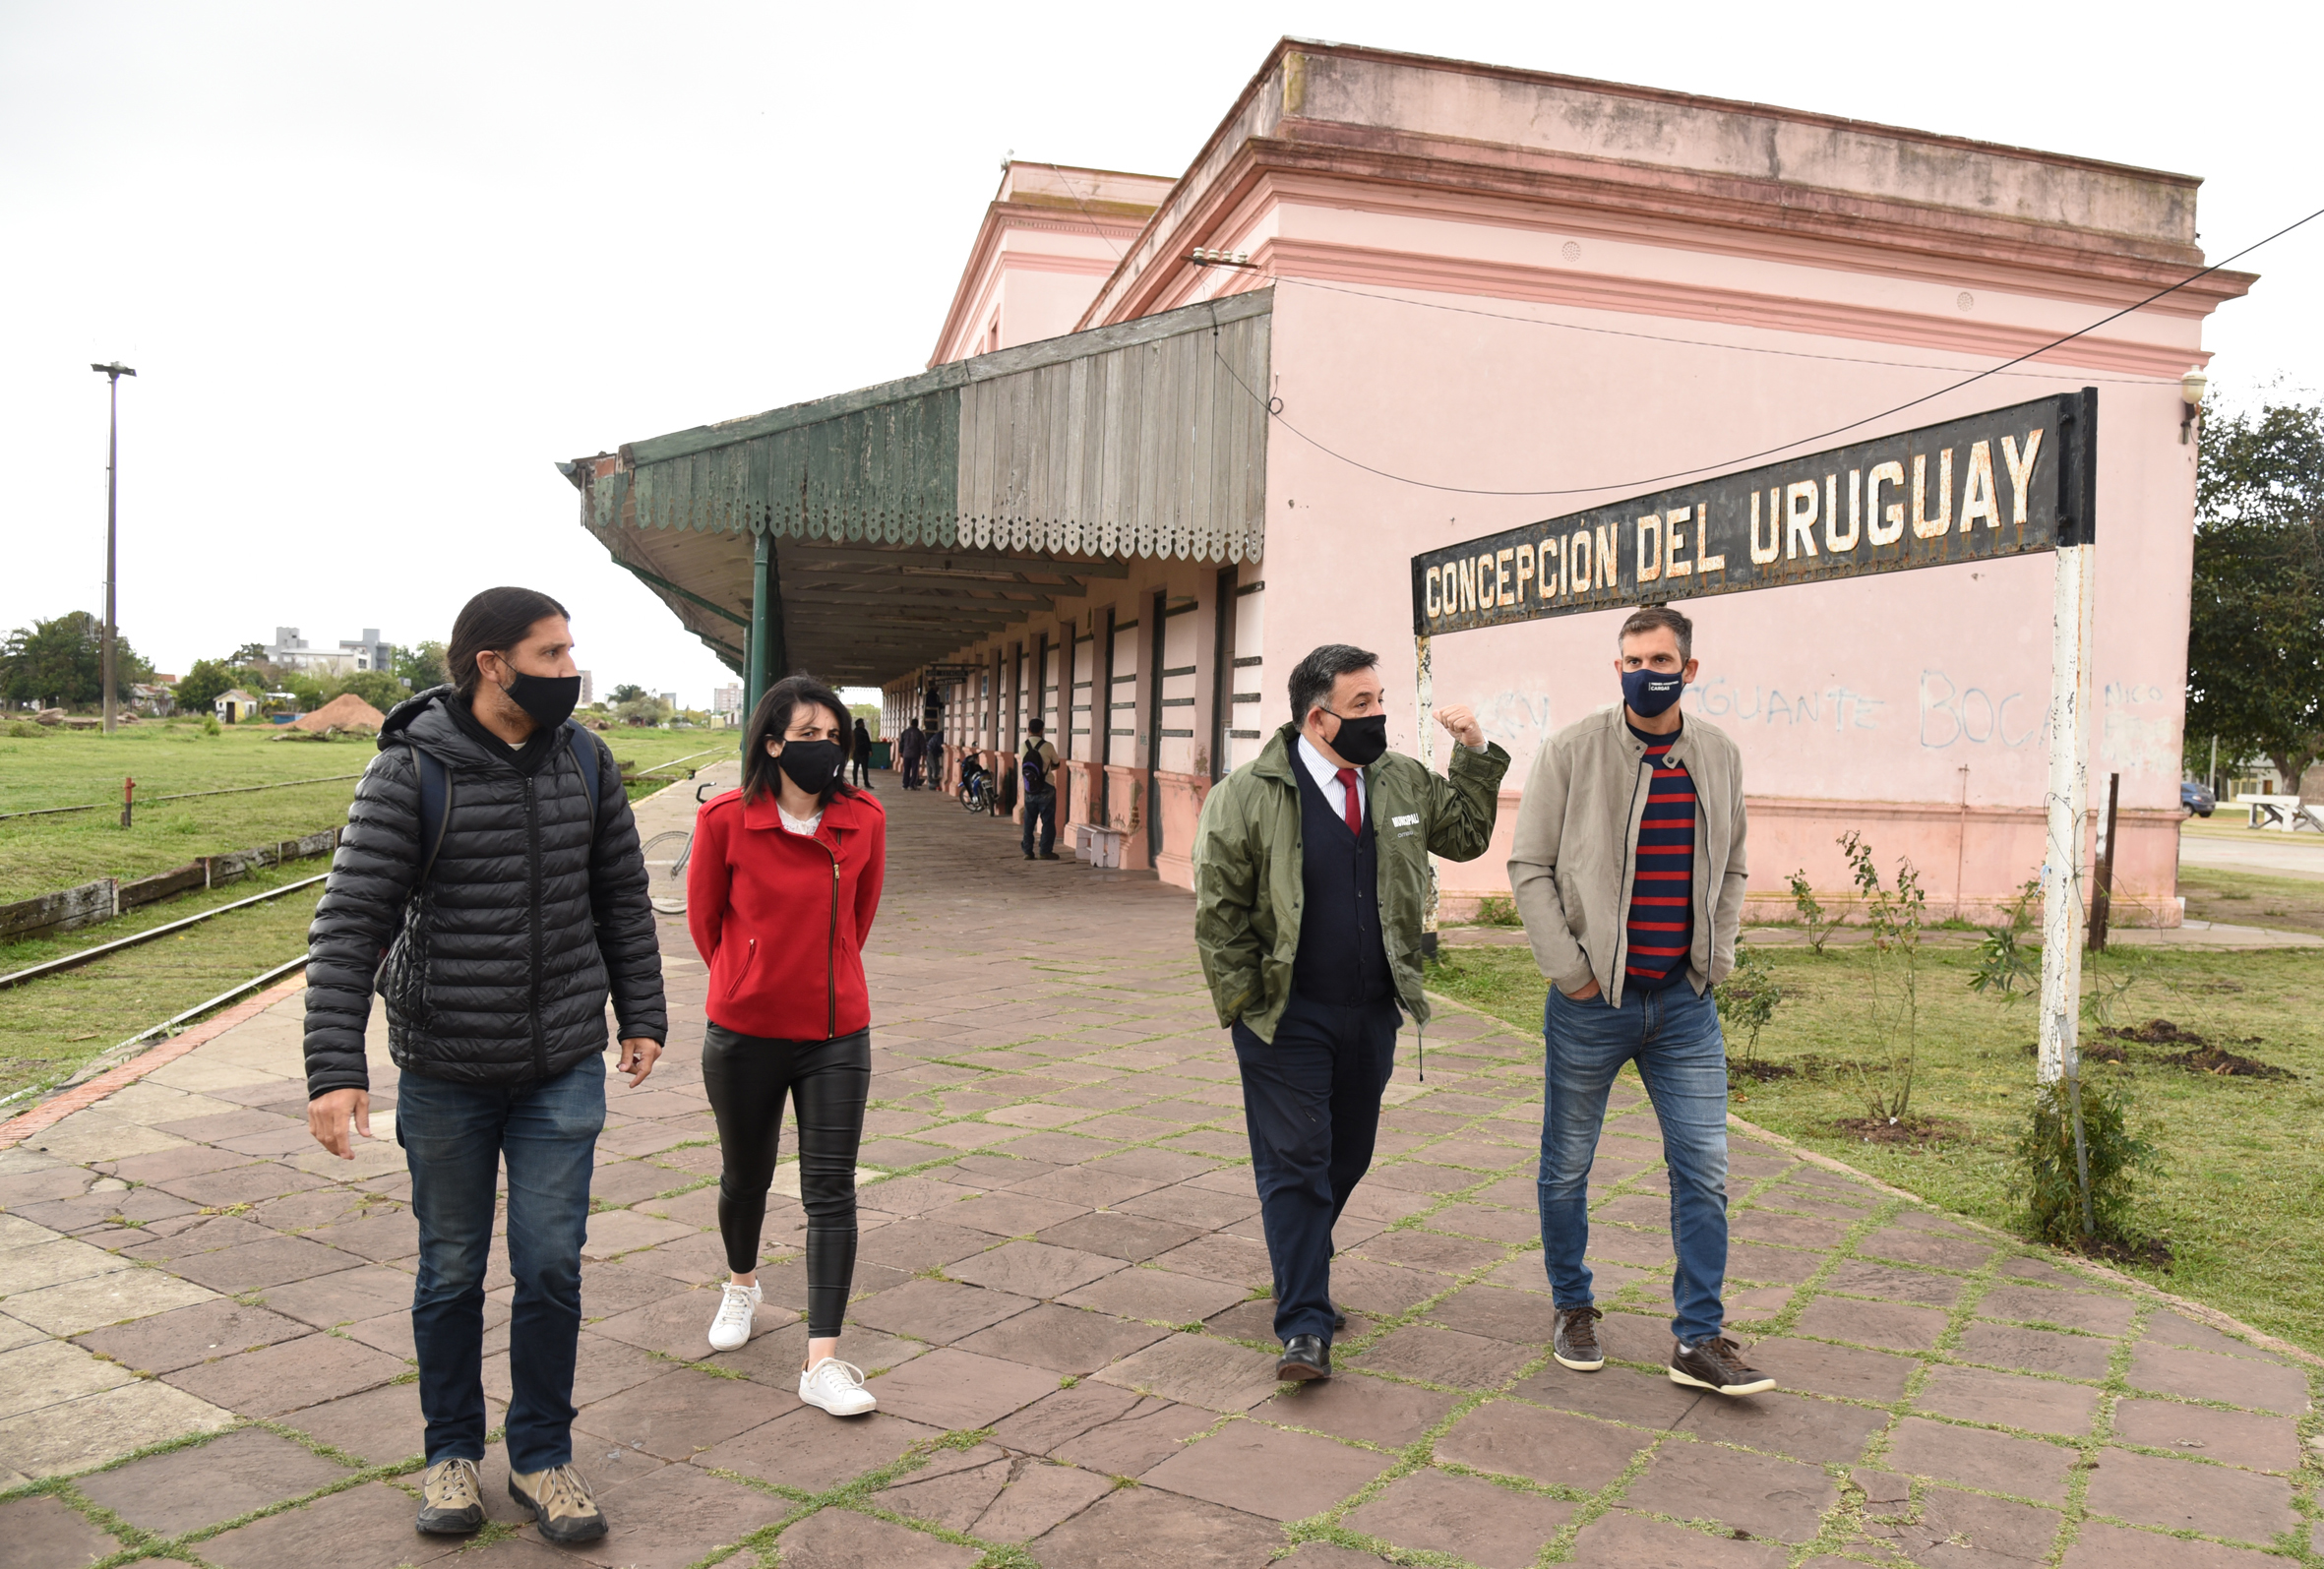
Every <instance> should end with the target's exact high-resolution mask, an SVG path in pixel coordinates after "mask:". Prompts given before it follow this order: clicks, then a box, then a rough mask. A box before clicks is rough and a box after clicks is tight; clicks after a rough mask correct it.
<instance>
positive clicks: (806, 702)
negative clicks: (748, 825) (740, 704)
mask: <svg viewBox="0 0 2324 1569" xmlns="http://www.w3.org/2000/svg"><path fill="white" fill-rule="evenodd" d="M802 706H806V707H814V708H828V709H829V710H830V711H831V712H832V713H833V714H834V715H836V716H837V717H838V720H839V724H840V732H839V733H840V734H841V735H842V736H844V735H845V734H846V733H847V731H846V725H847V719H848V714H847V704H846V702H845V701H844V700H842V699H841V698H840V696H839V694H837V693H835V692H833V691H832V690H831V689H830V688H828V687H826V686H825V685H824V684H823V683H822V682H820V681H818V680H816V679H815V678H814V677H813V676H785V677H783V679H782V680H780V681H778V682H776V683H775V684H774V685H773V686H771V687H769V688H767V689H766V695H765V696H764V697H762V698H760V699H759V706H758V707H757V708H756V709H754V710H752V713H751V725H750V729H748V730H747V731H745V732H744V734H743V799H744V800H745V801H756V800H758V799H759V798H760V797H761V796H762V795H767V794H772V795H775V796H777V797H779V796H780V795H781V793H782V787H781V786H780V785H779V784H777V783H776V782H775V761H774V759H773V758H772V757H769V756H768V755H767V754H766V744H767V743H768V742H769V741H780V740H782V739H783V732H785V731H786V730H789V729H790V728H791V717H792V715H794V714H796V713H797V712H798V711H799V709H800V708H801V707H802ZM839 755H840V759H841V761H842V763H844V762H845V760H846V757H847V747H846V744H845V743H844V742H842V743H840V744H839ZM854 794H855V787H854V786H853V785H851V784H849V783H848V782H847V780H846V778H845V777H844V775H843V774H841V773H834V774H832V775H831V782H830V783H829V784H827V785H826V786H824V793H823V795H822V796H821V797H820V798H818V800H817V802H816V805H817V806H818V807H819V808H820V807H827V806H829V805H830V804H831V798H832V797H834V796H852V795H854Z"/></svg>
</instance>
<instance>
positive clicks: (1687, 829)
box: [1622, 725, 1694, 992]
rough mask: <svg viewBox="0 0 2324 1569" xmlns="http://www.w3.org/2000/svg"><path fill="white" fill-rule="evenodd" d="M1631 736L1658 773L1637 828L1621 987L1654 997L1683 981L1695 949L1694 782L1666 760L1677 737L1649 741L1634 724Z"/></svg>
mask: <svg viewBox="0 0 2324 1569" xmlns="http://www.w3.org/2000/svg"><path fill="white" fill-rule="evenodd" d="M1630 734H1631V735H1633V736H1636V737H1637V738H1638V739H1639V740H1640V741H1642V742H1644V743H1645V744H1646V761H1647V762H1648V764H1650V765H1651V766H1652V768H1653V770H1654V774H1653V782H1652V783H1651V784H1650V785H1649V786H1648V789H1647V796H1646V815H1645V818H1644V819H1643V820H1642V821H1641V822H1640V823H1639V824H1638V868H1637V877H1636V879H1635V880H1634V881H1633V882H1632V884H1631V887H1630V914H1629V953H1628V956H1627V958H1626V959H1625V960H1624V961H1623V964H1622V971H1623V975H1624V977H1625V979H1624V982H1623V986H1624V989H1625V990H1629V991H1638V992H1653V991H1657V990H1659V989H1661V988H1663V987H1666V986H1669V985H1671V984H1672V983H1673V982H1675V981H1678V980H1681V979H1682V978H1683V977H1684V976H1685V974H1686V956H1687V954H1688V952H1690V951H1691V950H1692V948H1693V946H1694V780H1693V779H1692V778H1690V777H1689V776H1688V775H1687V772H1686V770H1685V769H1684V768H1683V767H1682V766H1680V765H1678V764H1676V763H1672V762H1670V761H1669V760H1668V754H1669V753H1670V750H1671V743H1672V742H1674V741H1676V740H1678V739H1679V737H1678V733H1677V732H1673V733H1672V734H1670V735H1667V736H1650V735H1648V734H1646V733H1645V732H1644V731H1642V730H1640V729H1639V728H1638V727H1637V726H1635V725H1632V726H1631V727H1630Z"/></svg>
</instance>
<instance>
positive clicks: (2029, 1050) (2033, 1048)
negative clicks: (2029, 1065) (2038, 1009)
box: [2024, 1031, 2128, 1062]
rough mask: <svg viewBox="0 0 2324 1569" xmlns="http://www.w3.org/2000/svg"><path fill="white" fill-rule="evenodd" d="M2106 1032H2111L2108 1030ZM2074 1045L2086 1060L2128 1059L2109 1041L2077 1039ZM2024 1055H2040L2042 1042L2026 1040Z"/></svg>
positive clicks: (2118, 1060)
mask: <svg viewBox="0 0 2324 1569" xmlns="http://www.w3.org/2000/svg"><path fill="white" fill-rule="evenodd" d="M2107 1033H2109V1034H2111V1033H2112V1032H2111V1031H2109V1032H2107ZM2075 1045H2076V1047H2077V1048H2078V1050H2079V1051H2080V1052H2081V1054H2082V1059H2083V1060H2084V1061H2086V1062H2121V1061H2126V1060H2128V1054H2127V1053H2125V1052H2124V1051H2123V1050H2122V1049H2121V1048H2120V1047H2118V1046H2116V1045H2115V1044H2114V1043H2113V1042H2111V1041H2108V1040H2096V1041H2079V1042H2076V1043H2075ZM2024 1055H2025V1056H2041V1055H2042V1043H2041V1042H2039V1041H2028V1042H2027V1043H2026V1044H2025V1049H2024Z"/></svg>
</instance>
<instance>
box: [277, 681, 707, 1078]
mask: <svg viewBox="0 0 2324 1569" xmlns="http://www.w3.org/2000/svg"><path fill="white" fill-rule="evenodd" d="M457 701H459V698H458V697H457V696H456V695H455V694H454V692H453V689H452V688H450V687H437V688H433V689H431V690H429V691H427V692H423V693H421V694H417V695H416V696H413V697H411V698H408V699H406V700H405V701H403V702H400V703H398V704H397V705H396V708H395V710H394V711H393V712H392V713H390V714H389V715H388V720H387V723H386V725H385V726H383V727H382V729H381V731H380V738H379V750H380V754H379V755H378V756H377V757H375V758H373V759H372V762H371V766H370V767H369V768H368V769H366V770H365V771H364V774H363V778H362V781H361V782H360V783H358V784H357V785H356V786H355V801H354V805H353V806H351V807H349V808H348V809H347V827H346V831H345V833H343V834H342V835H340V838H339V846H338V853H337V855H336V856H335V857H334V858H333V860H332V863H331V880H330V881H329V882H327V883H326V884H324V890H323V899H322V902H321V903H320V904H318V905H317V906H316V907H315V924H314V926H313V927H312V929H310V931H309V932H308V935H307V943H308V949H309V957H308V960H307V1035H306V1048H307V1094H308V1096H309V1098H310V1099H311V1098H313V1097H315V1096H318V1095H321V1094H323V1093H325V1092H326V1091H329V1090H338V1089H368V1088H369V1087H370V1082H371V1080H370V1075H369V1074H368V1072H367V1071H366V1070H365V1067H364V1062H363V1030H364V1025H365V1024H366V1023H367V1022H368V1020H369V1018H370V1015H371V994H372V987H373V983H374V980H375V978H376V980H377V983H378V987H379V990H380V992H381V994H382V995H383V996H385V997H386V999H387V1004H388V1050H389V1052H390V1055H392V1056H394V1058H395V1060H396V1065H397V1066H398V1067H399V1068H402V1069H403V1070H404V1071H406V1072H411V1073H420V1074H424V1075H426V1076H427V1077H429V1078H440V1079H454V1080H458V1081H459V1082H461V1083H466V1084H513V1083H520V1082H522V1081H524V1080H528V1079H538V1078H546V1077H548V1076H550V1075H553V1074H557V1073H562V1072H564V1071H565V1070H566V1069H567V1068H570V1067H572V1066H573V1065H574V1064H575V1063H577V1062H579V1061H581V1059H582V1058H583V1057H586V1056H590V1055H591V1054H593V1053H596V1052H601V1051H603V1050H604V1049H605V1044H606V1037H605V998H606V994H607V992H608V991H609V990H610V991H611V993H612V996H613V1006H614V1013H615V1016H616V1018H617V1019H618V1021H619V1024H620V1029H621V1034H622V1036H623V1038H624V1039H628V1038H631V1037H636V1036H644V1037H647V1038H649V1039H652V1040H656V1041H659V1040H663V1039H666V1038H667V1036H668V1032H669V1018H668V1013H667V1011H666V1010H665V1008H664V1005H663V1002H662V980H661V950H660V947H659V946H658V944H657V941H656V935H655V932H654V923H653V909H652V906H651V905H649V904H648V903H647V902H646V890H645V861H644V857H643V856H642V854H641V853H640V851H639V847H638V824H637V821H636V819H635V818H634V817H632V816H631V815H630V804H629V801H628V799H627V798H626V797H625V796H624V795H623V793H622V787H621V782H620V780H621V773H620V769H619V768H618V767H617V766H616V764H615V763H614V760H613V756H612V754H611V753H609V752H608V751H607V750H606V749H605V745H604V743H603V742H600V741H598V740H597V739H596V738H595V737H593V736H592V737H586V738H582V737H578V736H577V737H574V738H573V740H574V742H575V744H577V745H578V744H586V745H588V746H592V747H595V748H596V749H597V781H598V784H597V796H598V801H597V817H596V821H595V822H594V823H592V822H591V821H590V820H589V805H588V791H587V787H586V786H585V785H584V784H583V782H582V780H581V765H580V764H579V763H578V762H577V761H576V760H575V758H574V756H573V754H572V752H571V750H570V749H569V748H568V747H567V746H565V745H563V744H560V745H558V746H557V747H556V748H555V749H554V750H553V751H552V752H551V753H550V754H549V756H548V757H547V758H546V759H545V760H544V761H542V762H541V763H540V765H539V767H538V770H537V771H536V772H535V773H533V774H532V775H531V776H529V777H527V776H526V775H524V774H522V773H520V772H519V771H518V769H517V768H516V767H515V766H514V765H513V764H512V763H511V762H510V760H509V757H508V756H507V755H506V754H501V753H499V752H498V751H497V749H492V748H487V747H486V746H485V745H484V744H483V743H481V742H479V741H478V740H476V739H475V738H474V737H471V736H470V735H468V734H467V732H465V731H464V730H462V729H461V728H460V727H459V725H458V724H457V723H455V722H454V721H453V718H452V716H451V715H450V714H449V713H447V712H446V710H445V705H446V704H448V703H452V702H457ZM413 747H420V748H424V749H425V750H426V751H427V752H428V753H429V754H432V755H434V756H436V757H438V758H441V759H442V760H443V762H444V764H445V767H446V769H447V770H448V771H449V773H450V775H451V781H452V810H451V813H450V815H449V820H448V821H447V822H446V823H445V828H444V839H443V843H442V845H441V847H440V848H439V849H438V851H437V853H436V864H435V868H434V870H433V871H432V872H431V873H430V874H429V876H428V880H427V883H426V885H425V886H423V887H419V888H416V889H415V888H414V886H413V884H414V882H415V881H416V880H417V878H418V875H419V860H420V837H421V834H420V810H419V770H418V764H417V763H416V762H415V761H414V760H413V757H412V748H413ZM383 960H384V961H385V962H384V963H383V962H382V961H383Z"/></svg>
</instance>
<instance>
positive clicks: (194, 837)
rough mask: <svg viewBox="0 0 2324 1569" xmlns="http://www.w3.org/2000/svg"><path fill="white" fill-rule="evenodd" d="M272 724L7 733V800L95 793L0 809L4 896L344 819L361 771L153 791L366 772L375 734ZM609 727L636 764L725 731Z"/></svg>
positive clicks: (120, 873) (3, 767)
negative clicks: (124, 787)
mask: <svg viewBox="0 0 2324 1569" xmlns="http://www.w3.org/2000/svg"><path fill="white" fill-rule="evenodd" d="M275 734H276V732H275V727H274V726H272V725H266V726H259V725H233V726H229V727H227V728H226V729H225V730H224V731H223V732H222V733H221V734H218V735H215V736H206V735H204V734H203V733H202V729H201V726H200V725H199V724H196V723H193V722H191V721H176V722H168V723H161V722H155V721H153V720H147V721H143V722H141V723H139V724H135V725H129V726H125V727H124V728H122V729H120V730H117V731H115V732H114V733H113V734H112V735H110V736H108V735H106V734H104V733H103V732H102V731H96V730H61V729H60V730H48V731H43V732H42V733H41V734H39V735H37V736H28V737H17V736H6V735H0V812H31V811H36V810H39V809H41V808H46V807H74V806H83V805H86V804H89V803H92V802H94V803H98V806H97V810H95V811H93V812H75V813H70V814H66V815H58V816H51V817H10V818H6V819H4V820H0V903H6V902H9V901H11V900H15V899H27V898H31V897H32V896H33V895H34V894H40V893H48V892H51V891H53V890H54V889H57V888H65V887H71V886H72V885H74V884H75V883H80V882H88V881H91V880H92V879H94V878H97V877H108V876H110V877H122V878H129V877H142V876H146V875H151V874H153V873H155V872H166V871H168V870H169V869H170V868H172V867H180V866H184V865H185V864H186V863H187V862H189V861H191V860H193V859H194V858H195V857H197V856H206V855H220V854H223V853H225V852H227V851H229V850H247V849H250V848H251V847H253V846H255V845H262V844H271V843H274V842H275V841H278V840H282V839H295V838H298V837H299V836H301V835H303V834H309V833H314V832H316V831H318V830H320V829H323V828H332V827H336V826H338V825H339V824H340V823H343V822H345V821H346V820H347V803H348V802H349V801H351V800H353V799H354V795H355V781H354V780H353V779H344V780H340V781H337V782H336V783H330V784H311V785H300V786H296V787H294V788H291V789H285V790H260V791H256V792H253V793H251V794H248V795H230V796H207V797H204V798H202V799H200V800H196V801H162V802H149V801H148V800H147V798H149V797H153V796H163V795H177V794H180V793H183V792H186V791H192V790H225V789H231V788H235V787H237V786H244V785H265V784H279V783H281V782H283V781H285V780H297V779H322V778H326V777H328V776H329V775H332V774H355V773H361V772H362V771H363V768H364V765H365V764H367V763H369V762H370V761H371V759H372V757H373V755H374V754H376V753H377V751H378V748H377V745H376V744H375V743H374V742H373V741H372V740H371V739H370V738H368V737H348V738H344V739H341V740H338V741H332V742H305V743H288V742H276V741H275V739H274V737H275ZM604 740H605V742H606V744H607V745H608V746H610V747H611V748H612V749H613V754H614V756H615V757H616V758H618V759H620V760H621V761H622V762H624V763H625V764H631V765H633V766H634V767H635V768H636V769H638V770H641V771H642V770H645V769H650V768H654V767H657V766H659V765H660V764H662V763H665V762H669V761H671V760H673V759H675V758H679V757H683V756H685V755H687V754H689V753H695V752H701V751H703V750H704V749H705V748H709V747H714V746H718V745H720V744H721V736H720V733H719V732H715V731H706V730H679V731H668V730H643V729H641V730H621V729H616V730H611V731H607V732H605V733H604ZM712 760H714V759H713V758H706V757H705V758H702V759H700V760H699V761H698V762H696V763H694V764H690V765H689V766H696V767H699V766H701V765H702V763H703V762H709V761H712ZM125 775H126V776H129V777H133V778H135V779H136V780H137V794H138V798H139V800H140V801H141V803H145V804H143V805H140V806H139V807H138V809H137V812H136V815H135V821H134V824H133V825H132V826H130V827H127V828H124V827H122V826H121V813H120V803H121V780H122V778H123V777H124V776H125ZM665 782H666V781H665ZM648 788H649V789H658V788H660V786H659V785H651V786H648ZM316 870H318V871H320V870H322V863H320V862H317V863H316Z"/></svg>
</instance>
